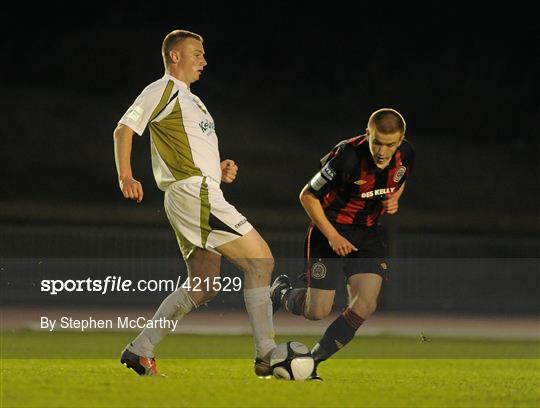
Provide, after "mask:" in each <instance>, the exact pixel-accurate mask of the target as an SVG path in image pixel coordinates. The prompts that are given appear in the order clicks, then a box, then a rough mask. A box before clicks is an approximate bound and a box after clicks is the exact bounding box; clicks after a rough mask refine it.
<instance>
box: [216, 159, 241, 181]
mask: <svg viewBox="0 0 540 408" xmlns="http://www.w3.org/2000/svg"><path fill="white" fill-rule="evenodd" d="M220 166H221V181H224V182H225V183H232V182H233V181H234V179H235V178H236V174H238V166H237V165H236V163H235V162H234V161H233V160H230V159H227V160H223V161H222V162H221V164H220Z"/></svg>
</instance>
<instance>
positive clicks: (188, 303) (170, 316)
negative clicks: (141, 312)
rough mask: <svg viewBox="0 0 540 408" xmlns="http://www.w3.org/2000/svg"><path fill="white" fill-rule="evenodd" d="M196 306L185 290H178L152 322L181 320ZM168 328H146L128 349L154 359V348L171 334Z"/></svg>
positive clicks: (167, 300) (158, 311) (162, 304)
mask: <svg viewBox="0 0 540 408" xmlns="http://www.w3.org/2000/svg"><path fill="white" fill-rule="evenodd" d="M193 306H195V304H194V303H193V301H192V300H191V298H190V297H189V294H188V293H187V291H186V290H185V289H184V288H178V289H177V290H175V291H174V292H173V293H171V294H170V295H169V296H167V297H166V298H165V300H164V301H163V302H161V305H160V306H159V308H158V310H157V312H156V313H155V314H154V317H152V320H158V319H160V318H165V319H167V320H180V319H181V318H182V317H184V315H186V314H187V313H189V311H190V310H191V309H192V308H193ZM169 331H170V329H169V328H168V327H155V328H145V329H144V330H143V331H142V332H141V333H140V334H139V335H138V336H137V338H136V339H135V340H133V342H132V343H131V344H130V345H129V346H128V349H129V350H130V351H132V352H133V353H135V354H138V355H139V356H143V357H149V358H152V357H154V347H156V345H157V344H158V343H159V342H160V341H161V340H163V338H164V337H165V336H166V335H167V334H169Z"/></svg>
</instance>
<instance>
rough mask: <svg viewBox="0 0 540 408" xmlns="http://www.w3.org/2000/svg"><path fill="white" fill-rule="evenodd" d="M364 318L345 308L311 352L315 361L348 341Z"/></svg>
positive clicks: (334, 351) (335, 350)
mask: <svg viewBox="0 0 540 408" xmlns="http://www.w3.org/2000/svg"><path fill="white" fill-rule="evenodd" d="M362 323H364V319H363V318H362V317H360V316H358V315H357V314H356V313H354V312H353V311H352V310H351V309H349V308H347V309H345V310H344V311H343V313H341V314H340V315H339V317H338V318H337V319H336V320H334V321H333V322H332V324H331V325H330V326H328V328H327V329H326V332H325V333H324V335H323V336H322V337H321V339H320V340H319V342H318V343H317V344H315V347H313V350H311V354H312V355H313V358H314V359H315V362H316V363H319V362H320V361H323V360H326V359H327V358H329V357H330V356H332V355H333V354H334V353H336V352H337V351H339V350H340V349H342V348H343V347H344V346H345V345H346V344H347V343H348V342H350V341H351V340H352V339H353V337H354V334H355V333H356V330H358V328H359V327H360V326H361V325H362Z"/></svg>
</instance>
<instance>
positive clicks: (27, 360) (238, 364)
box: [0, 332, 540, 408]
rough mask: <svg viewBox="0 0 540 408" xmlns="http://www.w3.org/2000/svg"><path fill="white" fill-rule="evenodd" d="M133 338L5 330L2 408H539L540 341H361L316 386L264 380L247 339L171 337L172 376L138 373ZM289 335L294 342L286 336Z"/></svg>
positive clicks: (162, 351)
mask: <svg viewBox="0 0 540 408" xmlns="http://www.w3.org/2000/svg"><path fill="white" fill-rule="evenodd" d="M132 335H133V333H111V332H101V333H100V332H92V333H83V334H81V333H66V332H55V333H43V332H39V333H36V332H12V333H7V332H5V333H2V348H1V350H2V366H1V383H0V385H1V400H0V406H2V407H149V406H158V407H280V408H281V407H355V406H362V407H528V406H530V407H538V406H539V405H540V360H539V358H538V357H539V344H538V342H515V341H511V342H510V341H488V340H486V341H480V340H450V339H446V340H443V339H432V340H431V341H430V342H424V343H420V342H419V341H418V339H406V338H390V337H380V338H377V337H368V338H362V337H357V338H356V339H355V340H354V341H353V342H352V343H351V344H350V345H349V346H347V347H346V348H345V349H344V350H342V351H341V352H340V355H339V357H341V358H335V359H332V360H330V361H328V362H325V363H323V364H322V365H321V367H320V370H319V373H320V375H321V376H322V377H323V378H324V379H325V382H324V383H313V382H287V381H278V380H275V379H270V380H261V379H258V378H256V377H255V376H254V374H253V373H252V360H251V358H250V357H251V352H252V349H253V345H252V340H251V338H250V337H249V336H195V335H190V336H185V335H173V336H169V337H168V338H166V339H165V341H164V342H163V344H162V345H160V348H159V349H158V369H159V370H160V372H161V373H163V374H166V377H139V376H137V375H136V374H135V373H134V372H132V371H131V370H127V369H126V368H124V367H122V366H121V365H120V363H119V361H118V358H119V354H120V351H121V349H122V348H123V346H124V345H125V343H127V342H128V340H130V338H131V337H132ZM286 340H291V339H290V338H278V341H286ZM294 340H298V341H302V342H304V343H306V344H308V345H310V346H311V345H312V344H313V343H314V342H315V341H316V338H314V337H302V336H294ZM385 350H386V351H385ZM452 353H455V354H456V355H455V356H454V355H453V354H452ZM416 356H418V358H416ZM460 356H461V357H465V358H459V357H460ZM189 357H193V358H189ZM231 357H234V358H231ZM336 357H337V356H336ZM351 357H354V358H351ZM384 357H389V358H384ZM498 357H505V358H498Z"/></svg>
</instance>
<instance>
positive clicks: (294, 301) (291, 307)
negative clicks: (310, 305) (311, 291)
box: [281, 288, 307, 316]
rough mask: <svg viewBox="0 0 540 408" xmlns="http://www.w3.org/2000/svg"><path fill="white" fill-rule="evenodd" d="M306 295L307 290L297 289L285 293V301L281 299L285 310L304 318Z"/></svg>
mask: <svg viewBox="0 0 540 408" xmlns="http://www.w3.org/2000/svg"><path fill="white" fill-rule="evenodd" d="M306 293H307V289H306V288H295V289H291V290H288V291H287V292H285V294H284V295H283V299H281V303H282V304H283V305H284V306H285V310H287V311H288V312H290V313H292V314H295V315H298V316H303V315H304V306H305V305H306Z"/></svg>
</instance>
